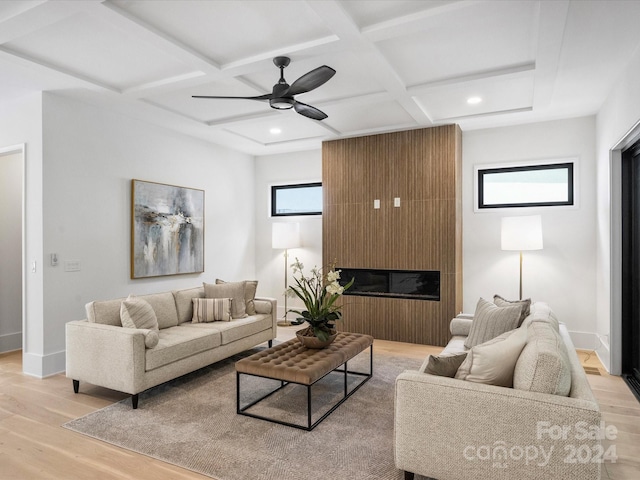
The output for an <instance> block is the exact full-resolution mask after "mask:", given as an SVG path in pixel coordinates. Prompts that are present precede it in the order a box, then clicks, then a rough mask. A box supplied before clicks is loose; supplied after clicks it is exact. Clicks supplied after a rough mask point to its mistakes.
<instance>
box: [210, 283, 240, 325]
mask: <svg viewBox="0 0 640 480" xmlns="http://www.w3.org/2000/svg"><path fill="white" fill-rule="evenodd" d="M245 284H246V282H229V283H223V284H219V285H214V284H212V283H203V285H204V296H205V298H230V299H231V317H232V318H244V317H247V316H248V315H247V308H246V306H245V302H244V290H245Z"/></svg>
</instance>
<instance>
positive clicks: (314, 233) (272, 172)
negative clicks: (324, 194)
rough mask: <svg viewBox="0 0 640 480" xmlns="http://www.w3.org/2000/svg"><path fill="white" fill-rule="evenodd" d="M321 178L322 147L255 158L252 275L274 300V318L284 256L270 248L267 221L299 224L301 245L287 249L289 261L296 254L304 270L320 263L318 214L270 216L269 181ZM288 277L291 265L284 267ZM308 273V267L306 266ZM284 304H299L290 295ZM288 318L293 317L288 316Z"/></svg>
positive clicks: (280, 312) (280, 296)
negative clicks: (254, 242)
mask: <svg viewBox="0 0 640 480" xmlns="http://www.w3.org/2000/svg"><path fill="white" fill-rule="evenodd" d="M320 181H322V151H321V150H311V151H305V152H294V153H286V154H280V155H265V156H261V157H257V158H256V191H255V214H256V276H257V279H258V281H259V284H258V290H259V292H260V293H262V294H264V295H265V296H269V297H274V298H276V299H277V300H278V318H282V317H283V316H284V297H283V292H284V274H285V273H284V259H283V253H284V252H283V251H282V250H274V249H273V248H271V225H272V224H273V223H274V222H296V223H299V224H300V236H301V240H302V248H296V249H291V250H289V264H291V263H292V262H293V261H294V260H295V257H298V258H299V259H300V261H301V262H302V263H303V264H304V266H305V270H307V269H310V268H313V267H314V266H318V267H320V266H322V217H321V216H300V217H288V218H276V219H272V218H271V217H270V202H271V199H270V194H271V185H281V184H295V183H307V182H320ZM288 272H289V279H291V269H290V268H289V269H288ZM307 273H308V270H307ZM287 301H288V308H291V307H293V306H302V303H301V302H299V301H297V300H296V299H293V298H290V299H288V300H287ZM290 318H293V316H291V317H290Z"/></svg>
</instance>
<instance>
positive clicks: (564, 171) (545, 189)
mask: <svg viewBox="0 0 640 480" xmlns="http://www.w3.org/2000/svg"><path fill="white" fill-rule="evenodd" d="M573 190H574V189H573V163H572V162H568V163H552V164H547V165H526V166H519V167H504V168H486V169H478V208H479V209H485V208H515V207H548V206H559V205H573V204H574V201H573Z"/></svg>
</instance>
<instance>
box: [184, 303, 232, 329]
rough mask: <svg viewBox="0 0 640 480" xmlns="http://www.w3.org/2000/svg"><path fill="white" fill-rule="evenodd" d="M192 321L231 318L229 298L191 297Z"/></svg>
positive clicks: (199, 321)
mask: <svg viewBox="0 0 640 480" xmlns="http://www.w3.org/2000/svg"><path fill="white" fill-rule="evenodd" d="M191 301H192V302H193V319H192V320H191V322H192V323H205V322H215V321H223V322H229V321H230V320H231V299H230V298H193V299H192V300H191Z"/></svg>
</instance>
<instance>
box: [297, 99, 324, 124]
mask: <svg viewBox="0 0 640 480" xmlns="http://www.w3.org/2000/svg"><path fill="white" fill-rule="evenodd" d="M293 108H294V109H295V111H296V112H297V113H299V114H300V115H304V116H305V117H309V118H312V119H313V120H324V119H325V118H327V114H326V113H324V112H323V111H321V110H318V109H317V108H316V107H312V106H311V105H307V104H306V103H302V102H298V101H296V103H294V104H293Z"/></svg>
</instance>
